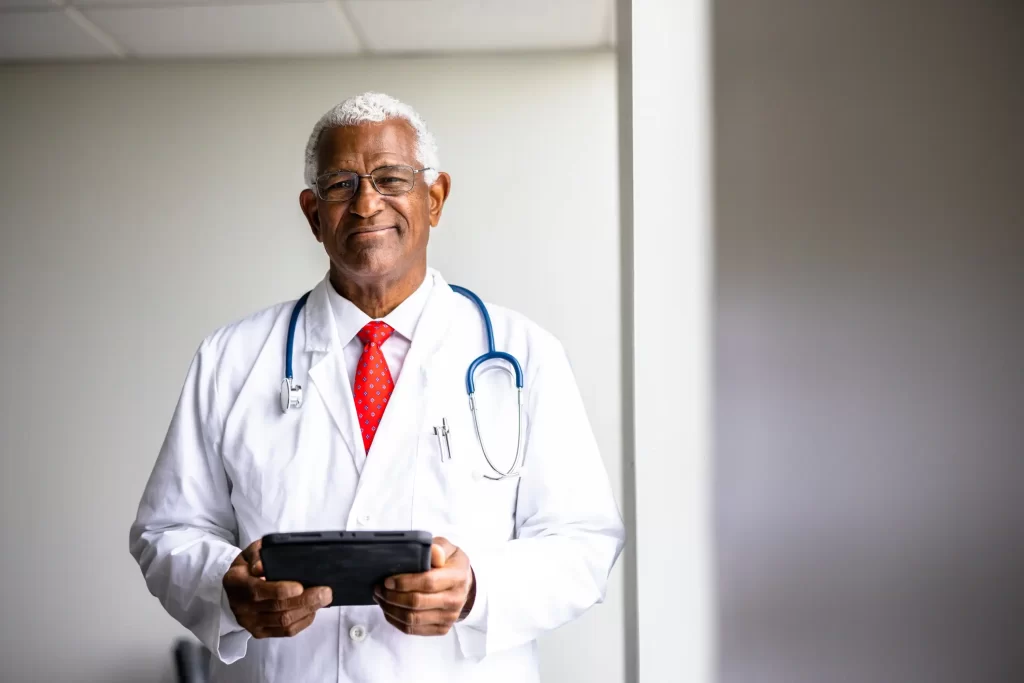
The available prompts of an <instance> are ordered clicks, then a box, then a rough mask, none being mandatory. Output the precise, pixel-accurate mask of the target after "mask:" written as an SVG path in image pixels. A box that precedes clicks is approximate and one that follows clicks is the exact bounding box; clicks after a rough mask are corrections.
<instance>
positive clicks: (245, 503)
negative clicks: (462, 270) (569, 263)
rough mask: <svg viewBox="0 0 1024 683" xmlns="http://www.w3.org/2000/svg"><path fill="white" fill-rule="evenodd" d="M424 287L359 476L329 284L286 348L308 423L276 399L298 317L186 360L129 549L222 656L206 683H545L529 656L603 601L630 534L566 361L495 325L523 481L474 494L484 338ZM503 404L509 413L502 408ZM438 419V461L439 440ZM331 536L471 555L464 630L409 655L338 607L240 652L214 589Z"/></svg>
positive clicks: (531, 327) (275, 313)
mask: <svg viewBox="0 0 1024 683" xmlns="http://www.w3.org/2000/svg"><path fill="white" fill-rule="evenodd" d="M428 277H433V278H434V285H433V287H432V291H431V294H430V298H429V299H428V301H427V304H426V306H425V308H424V311H423V315H422V318H421V319H420V321H419V324H418V327H417V329H416V333H415V338H414V339H413V340H412V345H411V347H410V349H409V354H408V356H407V358H406V360H405V365H404V366H403V369H402V372H401V375H400V377H399V379H398V382H397V384H396V387H395V391H394V394H393V396H392V400H391V403H390V404H389V405H388V408H387V410H386V412H385V414H384V417H383V421H382V423H381V425H380V428H379V431H378V433H377V435H376V437H375V440H374V442H373V447H372V448H371V449H370V456H369V457H367V456H366V455H365V454H364V451H363V446H362V442H361V440H360V437H359V429H358V426H357V423H356V413H355V407H354V402H353V398H352V390H351V387H350V386H349V382H348V379H347V373H346V369H345V365H344V356H343V352H342V346H341V343H340V342H339V340H338V334H337V329H336V326H335V323H334V314H333V312H332V310H331V306H330V303H329V300H328V295H327V287H329V286H330V284H329V283H328V282H327V280H326V279H325V280H324V281H323V282H321V283H320V284H319V285H317V287H316V288H315V289H314V290H313V292H312V293H311V295H310V297H309V300H308V302H307V304H306V307H305V309H304V311H303V320H300V322H299V325H298V327H297V330H296V335H295V352H294V374H295V378H296V381H297V382H298V383H299V384H300V385H302V387H303V390H304V392H305V400H304V403H303V406H302V408H301V409H299V410H291V411H289V412H288V413H282V411H281V407H280V400H279V394H280V386H281V378H282V375H283V364H284V356H285V340H286V337H287V330H288V320H289V316H290V313H291V310H292V306H293V303H294V302H289V303H285V304H281V305H278V306H274V307H272V308H269V309H266V310H264V311H262V312H259V313H256V314H255V315H252V316H250V317H249V318H246V319H244V320H242V321H240V322H238V323H235V324H233V325H229V326H227V327H225V328H222V329H221V330H218V331H217V332H215V333H214V334H213V335H211V336H210V337H208V338H207V339H206V340H205V341H204V342H203V344H202V345H201V346H200V348H199V350H198V352H197V353H196V356H195V358H194V360H193V362H192V366H191V368H190V370H189V373H188V377H187V379H186V380H185V385H184V388H183V390H182V394H181V398H180V400H179V402H178V406H177V409H176V410H175V412H174V417H173V419H172V421H171V425H170V428H169V430H168V433H167V437H166V440H165V441H164V444H163V447H162V449H161V451H160V455H159V457H158V459H157V462H156V465H155V467H154V469H153V473H152V475H151V477H150V479H149V482H148V484H147V485H146V489H145V492H144V493H143V496H142V501H141V503H140V505H139V511H138V517H137V519H136V521H135V523H134V524H133V525H132V528H131V538H130V543H131V552H132V555H134V556H135V558H136V560H137V561H138V562H139V565H140V566H141V568H142V572H143V574H144V575H145V578H146V583H147V585H148V586H149V589H150V591H151V592H152V593H153V595H155V596H157V597H158V598H159V599H160V601H161V603H163V605H164V607H165V608H166V609H167V611H168V612H169V613H170V614H171V615H172V616H173V617H174V618H175V619H177V620H178V621H179V622H181V623H182V624H183V625H184V626H186V627H187V628H189V629H190V630H191V631H192V632H193V633H194V634H195V635H196V637H198V638H199V639H200V640H202V641H203V643H205V644H206V645H207V647H209V648H210V649H211V651H212V652H213V653H214V654H215V656H214V667H213V669H214V671H213V679H214V680H215V681H239V682H241V681H245V682H246V683H254V682H257V681H266V682H268V683H270V682H275V683H298V682H300V681H302V682H318V683H319V682H324V683H327V682H330V683H344V682H349V681H351V682H355V681H359V682H363V681H373V682H375V683H376V682H382V683H390V682H395V683H398V682H403V683H404V682H406V681H418V682H424V681H445V682H450V683H456V682H460V681H486V682H488V683H501V682H503V681H508V682H509V683H512V682H513V681H514V682H515V683H524V682H529V681H537V680H538V662H537V647H536V643H535V639H536V638H537V637H538V636H539V635H540V634H542V633H543V632H545V631H547V630H550V629H553V628H556V627H558V626H559V625H561V624H564V623H566V622H568V621H570V620H572V619H574V618H576V617H578V616H579V615H580V614H582V613H583V612H584V611H586V610H587V609H588V608H589V607H591V606H592V605H593V604H595V603H597V602H600V601H601V600H602V599H603V597H604V592H605V587H606V584H607V578H608V573H609V571H610V570H611V568H612V565H613V564H614V562H615V560H616V558H617V557H618V554H619V552H620V551H621V549H622V545H623V542H624V533H623V527H622V522H621V518H620V516H619V513H618V510H617V509H616V505H615V502H614V499H613V496H612V492H611V490H610V487H609V483H608V478H607V474H606V472H605V469H604V465H603V463H602V461H601V457H600V454H599V453H598V449H597V444H596V442H595V439H594V435H593V433H592V431H591V428H590V425H589V423H588V421H587V417H586V415H585V413H584V407H583V402H582V400H581V398H580V394H579V391H578V389H577V386H576V383H575V380H574V379H573V376H572V372H571V370H570V367H569V363H568V360H567V359H566V356H565V353H564V351H563V350H562V347H561V345H560V344H559V343H558V342H557V340H555V339H554V338H553V337H552V336H551V335H549V334H548V333H546V332H544V331H543V330H541V329H540V328H539V327H538V326H536V325H535V324H533V323H531V322H530V321H528V320H527V319H525V318H523V317H522V316H520V315H517V314H515V313H513V312H511V311H508V310H504V309H501V308H499V307H496V306H489V310H490V313H491V317H492V319H493V323H494V335H495V342H496V346H497V348H498V349H499V350H507V351H509V352H510V353H512V354H514V355H515V356H516V357H517V358H518V359H519V361H520V363H521V364H522V367H523V372H524V375H525V386H526V389H525V396H524V401H525V406H526V410H525V413H526V426H525V439H526V441H525V465H526V466H525V470H524V473H523V475H522V477H521V479H507V480H504V481H490V480H487V479H479V478H478V477H476V476H474V474H476V473H479V472H482V471H490V470H487V469H486V468H485V464H484V460H483V455H482V453H481V451H480V447H479V445H478V443H477V440H476V437H475V433H474V430H473V423H472V419H471V414H470V412H469V407H468V402H467V397H466V388H465V375H466V369H467V367H468V365H469V363H470V362H471V361H472V360H473V359H474V358H476V357H477V356H479V355H480V354H481V353H483V352H484V351H485V350H486V347H485V337H484V327H483V323H482V320H481V317H480V314H479V311H478V310H477V308H476V307H475V306H474V304H473V303H472V302H470V301H469V300H467V299H465V298H464V297H462V296H460V295H458V294H456V293H454V292H452V291H451V289H449V288H448V286H447V285H446V283H445V282H444V280H443V279H442V278H441V276H440V274H438V273H437V272H436V271H433V270H431V271H430V273H429V275H428ZM489 375H490V376H496V377H497V378H501V377H502V376H501V373H485V375H482V376H481V377H487V376H489ZM481 381H482V382H486V381H488V380H485V379H481ZM499 386H504V388H505V395H508V396H511V397H512V402H511V403H507V404H505V406H504V407H505V408H507V409H510V408H511V406H513V405H514V392H513V391H511V390H509V389H508V386H507V381H506V382H505V384H504V385H499ZM477 391H478V394H481V392H482V390H481V389H479V388H478V390H477ZM492 412H493V411H492ZM513 414H514V413H513ZM442 418H447V420H448V424H449V427H450V430H451V437H450V438H451V450H452V459H451V460H446V461H442V459H441V457H440V452H439V444H438V440H437V437H436V436H435V435H434V432H433V427H434V426H435V425H440V424H441V420H442ZM495 419H497V418H495ZM503 419H504V420H505V424H506V425H507V424H509V423H510V420H511V417H510V415H509V414H505V416H504V418H503ZM495 424H498V423H497V422H496V423H495ZM514 431H515V430H514V428H513V429H511V430H509V429H505V430H504V432H503V433H504V434H509V433H512V434H514ZM486 438H488V437H487V436H486V435H485V439H486ZM498 441H499V439H495V445H494V446H490V445H488V448H489V449H490V448H493V449H494V450H495V453H496V457H497V458H498V459H501V460H502V463H507V462H508V461H509V460H510V459H511V454H512V452H513V451H514V448H515V444H514V441H513V442H511V443H509V439H508V438H502V439H500V441H502V442H501V443H498ZM506 466H507V465H506ZM341 529H424V530H427V531H430V532H432V533H433V534H434V535H435V536H445V537H447V538H448V539H450V540H451V541H452V542H453V543H454V544H456V545H457V546H459V547H461V548H463V550H464V551H465V552H466V553H467V554H468V556H469V559H470V561H471V563H472V566H473V568H474V571H475V573H476V577H477V599H476V603H475V606H474V608H473V611H472V613H471V614H470V616H469V618H468V619H466V620H465V621H464V622H460V623H458V624H456V625H455V627H454V628H453V629H452V631H451V632H450V633H449V634H448V635H446V636H443V637H422V636H408V635H405V634H403V633H401V632H399V631H398V630H397V629H395V628H394V627H392V626H391V625H390V624H388V623H387V621H385V619H384V617H383V614H382V613H381V611H380V608H379V607H378V606H376V605H373V606H367V607H334V608H328V609H324V610H321V611H319V612H318V613H317V615H316V619H315V621H314V623H313V625H312V626H310V627H309V628H308V629H306V630H305V631H303V632H302V633H300V634H299V635H298V636H296V637H294V638H273V639H263V640H255V639H252V638H251V637H250V636H249V634H248V632H246V631H244V630H243V629H241V628H240V627H239V626H238V623H237V622H236V621H235V619H234V617H233V615H232V613H231V610H230V608H229V607H228V603H227V600H226V598H225V596H224V591H223V588H222V584H221V581H222V579H223V576H224V573H225V572H226V571H227V569H228V566H229V565H230V564H231V561H232V560H233V559H234V558H235V556H236V555H237V554H238V553H239V551H240V548H244V547H245V546H247V545H249V543H251V542H252V541H253V540H255V539H257V538H260V537H261V536H263V535H264V534H266V533H270V532H274V531H300V530H341ZM579 654H580V656H584V654H585V653H579Z"/></svg>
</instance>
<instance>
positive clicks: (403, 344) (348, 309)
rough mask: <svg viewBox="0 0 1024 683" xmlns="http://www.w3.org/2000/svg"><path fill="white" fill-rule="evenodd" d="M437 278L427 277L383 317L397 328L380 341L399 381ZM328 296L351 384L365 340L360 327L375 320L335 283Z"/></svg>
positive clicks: (382, 350)
mask: <svg viewBox="0 0 1024 683" xmlns="http://www.w3.org/2000/svg"><path fill="white" fill-rule="evenodd" d="M433 282H434V278H432V277H427V278H424V280H423V282H422V283H421V284H420V286H419V287H417V288H416V291H415V292H413V293H412V294H411V295H410V296H409V297H408V298H407V299H406V300H405V301H403V302H402V303H400V304H399V305H398V307H397V308H395V310H393V311H391V312H390V313H388V314H387V315H386V316H384V317H383V318H378V320H380V321H381V322H385V323H387V324H388V325H390V326H391V327H392V328H393V329H394V330H395V331H394V334H392V335H391V337H390V338H389V339H388V340H387V341H386V342H384V343H383V344H381V345H380V349H381V352H383V354H384V360H385V361H386V362H387V364H388V370H390V371H391V380H392V381H393V382H394V383H395V384H398V376H399V375H400V374H402V365H403V364H404V363H405V357H406V355H408V353H409V347H410V346H411V345H412V337H413V335H414V334H415V333H416V325H418V324H419V322H420V317H421V316H422V315H423V308H424V307H425V306H426V305H427V299H429V298H430V289H431V287H432V286H433ZM327 296H328V298H329V299H330V301H331V311H332V312H333V313H334V324H335V325H336V326H337V328H338V339H339V340H341V344H342V346H343V347H344V354H345V369H346V370H347V371H348V383H349V386H352V385H354V384H355V382H356V367H357V366H358V365H359V358H360V356H362V355H363V342H361V341H359V337H358V336H356V335H358V334H359V330H361V329H363V327H365V326H366V323H368V322H370V321H372V320H373V318H371V317H370V316H368V315H366V313H364V312H363V311H361V310H360V309H359V308H357V307H356V305H355V304H354V303H352V302H351V301H349V300H348V299H346V298H345V297H343V296H342V295H341V294H338V292H336V291H335V290H334V287H328V288H327Z"/></svg>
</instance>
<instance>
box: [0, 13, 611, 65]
mask: <svg viewBox="0 0 1024 683" xmlns="http://www.w3.org/2000/svg"><path fill="white" fill-rule="evenodd" d="M613 10H614V0H70V1H65V0H0V61H5V62H18V61H80V60H89V61H93V60H97V59H114V60H117V59H178V58H181V59H194V58H210V57H215V58H216V57H228V58H239V57H286V56H287V57H291V56H314V55H334V56H344V55H394V54H450V53H458V52H502V51H516V50H544V51H552V50H556V51H557V50H583V49H595V48H598V49H599V48H606V47H610V46H611V45H613V44H614V40H615V25H614V11H613Z"/></svg>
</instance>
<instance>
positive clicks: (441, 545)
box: [430, 536, 458, 567]
mask: <svg viewBox="0 0 1024 683" xmlns="http://www.w3.org/2000/svg"><path fill="white" fill-rule="evenodd" d="M457 551H458V548H456V547H455V546H454V545H452V542H451V541H449V540H448V539H447V538H445V537H443V536H436V537H435V538H434V544H433V545H432V546H431V547H430V565H431V566H432V567H443V566H444V565H445V563H446V562H448V560H450V559H451V557H452V555H454V554H455V553H456V552H457ZM438 558H440V559H438Z"/></svg>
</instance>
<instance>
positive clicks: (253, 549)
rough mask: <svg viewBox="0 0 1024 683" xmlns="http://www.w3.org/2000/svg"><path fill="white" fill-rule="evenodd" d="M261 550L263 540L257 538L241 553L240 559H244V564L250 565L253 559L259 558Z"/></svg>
mask: <svg viewBox="0 0 1024 683" xmlns="http://www.w3.org/2000/svg"><path fill="white" fill-rule="evenodd" d="M261 548H263V539H262V538H257V539H256V540H255V541H253V542H252V543H250V544H249V545H248V546H246V548H245V550H243V551H242V557H244V558H245V561H246V563H248V564H252V560H253V558H254V557H256V558H258V557H259V556H260V549H261Z"/></svg>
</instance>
